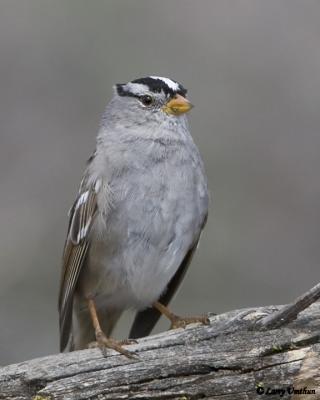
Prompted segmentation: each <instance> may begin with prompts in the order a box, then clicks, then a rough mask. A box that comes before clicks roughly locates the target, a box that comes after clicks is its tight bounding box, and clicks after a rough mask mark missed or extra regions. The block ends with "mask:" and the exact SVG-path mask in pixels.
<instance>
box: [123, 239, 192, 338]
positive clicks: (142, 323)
mask: <svg viewBox="0 0 320 400" xmlns="http://www.w3.org/2000/svg"><path fill="white" fill-rule="evenodd" d="M199 239H200V236H199V238H198V239H197V241H196V243H195V244H194V245H193V246H192V247H191V249H190V250H189V251H188V253H187V254H186V256H185V257H184V259H183V261H182V263H181V265H180V267H179V269H178V270H177V272H176V273H175V275H174V276H173V278H172V279H171V281H170V282H169V284H168V288H167V290H166V291H165V292H164V293H163V294H162V295H161V297H160V299H159V300H158V301H159V302H160V303H161V304H163V305H165V306H166V305H168V304H169V302H170V300H171V299H172V297H173V295H174V294H175V292H176V291H177V289H178V287H179V285H180V283H181V281H182V279H183V277H184V275H185V273H186V271H187V269H188V266H189V264H190V262H191V260H192V257H193V254H194V252H195V251H196V249H197V245H198V242H199ZM160 317H161V314H160V312H159V311H158V310H156V309H155V308H152V307H150V308H147V309H146V310H143V311H140V312H138V313H137V314H136V317H135V319H134V321H133V324H132V327H131V330H130V334H129V338H131V339H137V338H140V337H144V336H147V335H149V333H150V332H151V331H152V329H153V327H154V326H155V324H156V323H157V322H158V319H159V318H160Z"/></svg>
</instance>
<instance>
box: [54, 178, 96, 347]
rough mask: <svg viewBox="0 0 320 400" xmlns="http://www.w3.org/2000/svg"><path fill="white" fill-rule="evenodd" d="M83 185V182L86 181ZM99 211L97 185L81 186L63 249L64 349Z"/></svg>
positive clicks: (61, 302)
mask: <svg viewBox="0 0 320 400" xmlns="http://www.w3.org/2000/svg"><path fill="white" fill-rule="evenodd" d="M82 186H83V185H82ZM96 211H97V199H96V192H95V190H94V188H93V187H90V188H83V187H81V189H80V193H79V195H78V197H77V200H76V201H75V203H74V205H73V207H72V208H71V210H70V216H69V218H70V219H69V228H68V234H67V239H66V243H65V247H64V252H63V265H62V274H61V281H60V293H59V322H60V350H61V351H63V350H64V349H65V347H66V346H67V343H68V340H69V336H70V329H71V321H72V305H73V294H74V290H75V287H76V284H77V280H78V277H79V274H80V271H81V269H82V266H83V264H84V262H85V258H86V255H87V252H88V248H89V246H90V241H89V233H90V228H91V226H92V222H93V220H94V218H95V214H96Z"/></svg>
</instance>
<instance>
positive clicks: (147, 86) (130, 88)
mask: <svg viewBox="0 0 320 400" xmlns="http://www.w3.org/2000/svg"><path fill="white" fill-rule="evenodd" d="M116 89H117V93H118V95H119V96H131V97H140V96H141V94H142V91H146V90H147V91H150V92H153V93H161V92H164V94H165V95H166V96H167V97H174V96H175V95H176V94H180V95H181V96H186V94H187V89H185V88H184V87H183V86H182V85H181V84H180V83H178V82H176V81H174V80H172V79H169V78H164V77H162V76H147V77H145V78H139V79H134V80H133V81H131V82H128V83H118V84H117V85H116Z"/></svg>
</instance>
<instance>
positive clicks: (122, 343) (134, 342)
mask: <svg viewBox="0 0 320 400" xmlns="http://www.w3.org/2000/svg"><path fill="white" fill-rule="evenodd" d="M119 343H120V344H121V345H130V344H137V343H139V342H138V341H137V340H136V339H123V340H120V341H119Z"/></svg>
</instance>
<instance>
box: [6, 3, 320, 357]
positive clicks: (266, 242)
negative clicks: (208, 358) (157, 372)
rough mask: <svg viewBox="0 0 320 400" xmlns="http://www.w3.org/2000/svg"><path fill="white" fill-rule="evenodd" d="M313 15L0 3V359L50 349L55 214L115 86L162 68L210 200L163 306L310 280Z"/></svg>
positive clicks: (318, 205)
mask: <svg viewBox="0 0 320 400" xmlns="http://www.w3.org/2000/svg"><path fill="white" fill-rule="evenodd" d="M319 20H320V2H318V1H303V2H302V1H298V0H297V1H294V0H287V1H278V0H268V1H262V0H261V1H257V0H252V1H245V0H243V1H237V2H235V1H226V0H215V1H213V0H199V1H191V0H162V1H155V0H130V1H124V0H112V1H102V0H92V1H90V2H89V1H85V0H68V1H66V0H63V1H62V0H61V1H60V0H55V1H48V0H25V1H21V0H0V54H1V61H0V88H1V90H0V130H1V131H0V144H1V146H0V187H1V196H0V267H1V270H0V316H1V325H0V365H4V364H7V363H12V362H17V361H22V360H25V359H29V358H32V357H37V356H42V355H46V354H51V353H56V352H57V351H58V315H57V292H58V284H59V275H60V261H61V252H62V247H63V243H64V238H65V233H66V226H67V216H66V215H67V211H68V209H69V207H70V206H71V204H72V202H73V200H74V197H75V194H76V192H77V189H78V184H79V182H80V179H81V175H82V172H83V169H84V166H85V161H86V159H87V158H88V157H89V156H90V154H91V152H92V150H93V149H94V146H95V135H96V132H97V129H98V124H99V119H100V116H101V114H102V112H103V110H104V107H105V105H106V103H107V101H108V100H109V99H110V96H111V94H112V85H113V84H114V83H116V82H126V81H128V80H131V79H133V78H137V77H141V76H145V75H150V74H152V75H161V76H168V77H171V78H173V79H176V80H179V81H181V82H182V83H183V84H184V85H185V86H186V87H187V88H188V89H189V98H190V99H191V101H192V102H193V103H194V104H195V105H196V107H195V108H194V110H193V111H192V112H191V114H190V120H191V126H192V132H193V136H194V139H195V141H196V143H197V144H198V146H199V148H200V151H201V153H202V155H203V158H204V161H205V165H206V169H207V173H208V177H209V185H210V189H211V192H212V193H213V201H212V205H211V210H210V218H209V221H208V224H207V228H206V231H205V233H204V235H203V236H202V241H201V245H200V248H199V252H198V253H197V255H196V257H195V259H194V261H193V264H192V267H191V269H190V270H189V273H188V275H187V277H186V279H185V280H184V283H183V286H182V288H181V290H180V292H179V295H178V296H176V298H175V301H174V302H173V308H174V310H175V311H176V312H177V313H181V314H196V313H202V312H205V311H209V310H210V311H215V312H223V311H226V310H230V309H235V308H241V307H246V306H259V305H267V304H284V303H286V302H289V301H290V300H292V299H293V298H294V297H296V296H297V295H299V294H301V293H302V292H303V291H305V290H307V289H308V288H309V287H311V286H312V285H314V284H315V283H317V282H318V280H319V273H318V271H319V259H320V245H319V244H320V243H319V240H320V223H319V219H320V184H319V169H320V156H319V146H320V112H319V104H320V73H319V71H320V47H319V43H320V24H319ZM130 318H131V315H130V314H129V315H127V316H126V318H124V320H123V321H122V322H121V323H120V326H119V328H118V329H117V331H116V335H117V336H118V337H125V336H126V335H127V333H128V325H129V320H130ZM166 327H167V324H166V323H164V322H163V323H162V325H161V326H160V327H158V329H166Z"/></svg>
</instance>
